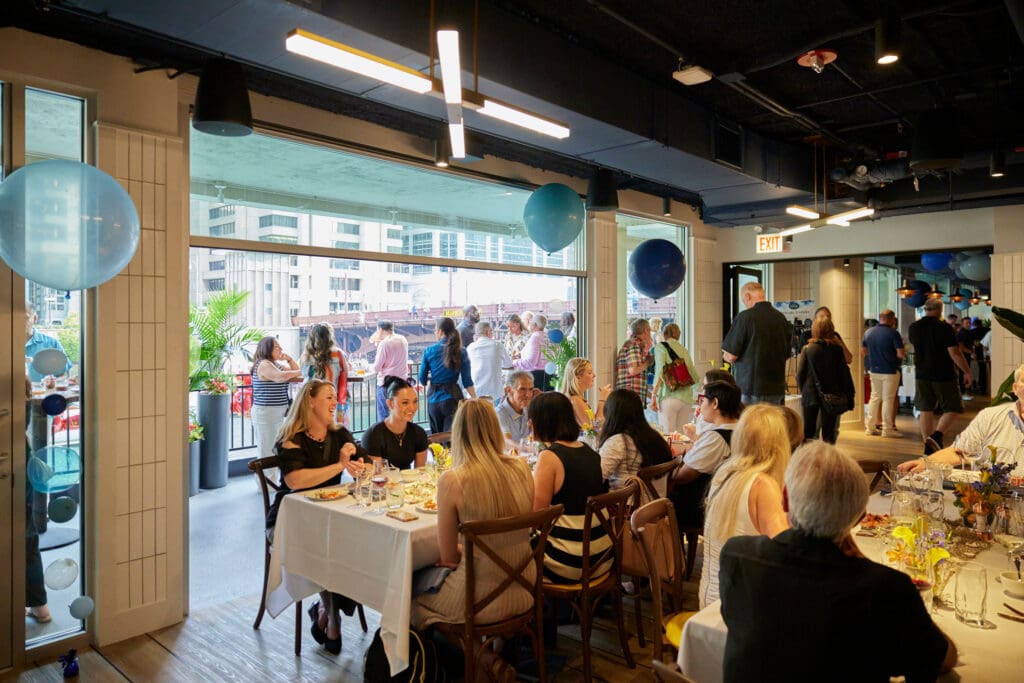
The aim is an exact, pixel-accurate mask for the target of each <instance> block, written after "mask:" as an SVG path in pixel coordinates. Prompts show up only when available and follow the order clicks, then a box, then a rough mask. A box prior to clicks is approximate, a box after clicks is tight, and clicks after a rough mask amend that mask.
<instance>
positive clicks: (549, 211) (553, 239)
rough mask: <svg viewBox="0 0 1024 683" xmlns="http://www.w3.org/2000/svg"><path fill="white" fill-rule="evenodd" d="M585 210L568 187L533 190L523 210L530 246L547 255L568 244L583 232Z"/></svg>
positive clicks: (560, 186) (548, 186)
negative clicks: (531, 243) (531, 241)
mask: <svg viewBox="0 0 1024 683" xmlns="http://www.w3.org/2000/svg"><path fill="white" fill-rule="evenodd" d="M586 215H587V210H586V209H585V208H584V207H583V200H582V199H580V196H579V195H578V194H576V191H575V190H573V189H572V188H571V187H568V186H566V185H562V184H561V183H548V184H547V185H542V186H540V187H538V188H537V189H536V190H534V191H533V194H531V195H530V198H529V199H527V200H526V208H524V209H523V222H524V223H526V234H528V235H529V236H530V239H531V240H533V243H534V244H536V245H537V246H538V247H540V248H541V249H543V250H544V251H546V252H548V253H549V254H550V253H553V252H556V251H559V250H560V249H564V248H565V247H567V246H568V245H570V244H572V241H573V240H574V239H576V236H577V235H579V234H580V231H581V230H583V221H584V220H585V219H586Z"/></svg>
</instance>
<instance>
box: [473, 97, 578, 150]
mask: <svg viewBox="0 0 1024 683" xmlns="http://www.w3.org/2000/svg"><path fill="white" fill-rule="evenodd" d="M479 97H480V101H479V102H474V101H472V100H469V99H467V100H466V101H465V104H467V105H470V106H473V107H474V108H476V110H477V111H479V112H480V113H481V114H486V115H487V116H490V117H492V118H495V119H499V120H501V121H505V122H506V123H512V124H515V125H517V126H522V127H523V128H526V129H529V130H532V131H534V132H536V133H541V134H543V135H550V136H551V137H553V138H558V139H559V140H564V139H565V138H567V137H569V128H568V127H566V126H565V125H564V124H561V123H559V122H557V121H552V120H551V119H546V118H544V117H542V116H537V115H536V114H531V113H529V112H526V111H523V110H522V109H518V108H516V107H513V106H512V105H509V104H505V103H504V102H499V101H498V100H495V99H493V98H490V97H487V96H486V95H480V96H479Z"/></svg>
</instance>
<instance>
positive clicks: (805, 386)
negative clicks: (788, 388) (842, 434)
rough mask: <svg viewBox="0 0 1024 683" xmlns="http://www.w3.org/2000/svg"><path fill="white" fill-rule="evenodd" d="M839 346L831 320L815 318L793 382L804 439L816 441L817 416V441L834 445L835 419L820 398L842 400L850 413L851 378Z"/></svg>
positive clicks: (841, 348)
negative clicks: (801, 413) (801, 412)
mask: <svg viewBox="0 0 1024 683" xmlns="http://www.w3.org/2000/svg"><path fill="white" fill-rule="evenodd" d="M843 348H844V347H843V345H842V342H841V341H840V340H839V339H838V338H837V337H836V333H835V329H834V328H833V327H832V319H831V318H826V317H818V318H815V320H814V325H813V326H812V327H811V339H810V341H809V342H807V346H805V347H804V350H803V351H801V352H800V360H799V362H798V363H797V370H796V381H797V384H799V385H800V395H801V397H802V398H801V399H800V402H801V404H802V405H803V409H804V438H806V439H816V438H818V433H819V432H818V416H819V414H820V415H821V432H820V433H821V439H822V441H827V442H828V443H831V444H834V443H835V442H836V437H837V436H839V430H838V428H839V417H840V416H839V415H830V414H829V412H828V411H826V410H825V409H824V406H823V403H824V402H823V401H822V398H821V394H823V393H825V394H841V395H843V396H845V397H846V399H847V404H846V409H847V410H852V409H853V396H854V388H853V377H851V376H850V368H849V366H847V364H846V356H845V355H844V353H843Z"/></svg>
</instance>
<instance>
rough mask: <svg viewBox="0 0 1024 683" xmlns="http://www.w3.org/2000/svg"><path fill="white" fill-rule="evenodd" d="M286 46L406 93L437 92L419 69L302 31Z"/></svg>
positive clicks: (299, 30) (298, 30)
mask: <svg viewBox="0 0 1024 683" xmlns="http://www.w3.org/2000/svg"><path fill="white" fill-rule="evenodd" d="M284 42H285V47H286V48H287V50H288V52H291V53H294V54H297V55H302V56H303V57H309V58H310V59H315V60H316V61H318V62H323V63H324V64H330V65H331V66H336V67H338V68H339V69H344V70H346V71H351V72H353V73H357V74H360V75H362V76H367V77H369V78H375V79H377V80H378V81H383V82H385V83H390V84H391V85H396V86H398V87H399V88H404V89H405V90H411V91H412V92H415V93H420V94H423V93H427V92H430V91H431V90H433V88H434V83H433V81H431V80H430V79H429V78H427V77H426V76H424V75H423V74H421V73H420V72H419V71H416V70H415V69H410V68H409V67H407V66H402V65H401V64H398V63H396V62H391V61H388V60H386V59H382V58H380V57H377V56H376V55H371V54H370V53H369V52H363V51H362V50H357V49H356V48H354V47H349V46H348V45H343V44H341V43H338V42H335V41H333V40H329V39H327V38H324V37H322V36H318V35H316V34H314V33H310V32H308V31H303V30H302V29H299V28H297V29H294V30H292V31H291V32H290V33H289V34H288V38H287V39H286V40H285V41H284Z"/></svg>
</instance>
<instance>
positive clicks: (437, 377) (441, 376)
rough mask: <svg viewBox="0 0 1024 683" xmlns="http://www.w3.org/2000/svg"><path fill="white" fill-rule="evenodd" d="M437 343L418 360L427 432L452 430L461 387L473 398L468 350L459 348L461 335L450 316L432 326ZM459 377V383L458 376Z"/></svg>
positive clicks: (437, 432)
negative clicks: (425, 410) (424, 391)
mask: <svg viewBox="0 0 1024 683" xmlns="http://www.w3.org/2000/svg"><path fill="white" fill-rule="evenodd" d="M434 333H435V334H436V335H437V340H438V341H437V343H436V344H434V345H433V346H430V347H428V348H427V350H426V351H424V352H423V362H422V363H421V364H420V376H419V380H420V384H422V385H423V386H426V385H427V381H428V380H429V381H430V386H429V387H427V416H428V417H429V418H430V432H431V433H432V434H440V433H441V432H450V431H451V430H452V421H453V420H454V419H455V411H456V410H458V408H459V401H460V400H462V387H465V388H466V391H467V392H468V393H469V395H470V396H472V397H473V398H476V389H474V388H473V376H472V374H470V371H469V354H467V353H466V349H464V348H462V337H461V336H460V335H459V331H458V330H457V329H456V328H455V322H454V321H453V320H452V319H451V318H441V319H439V320H438V321H437V327H436V328H435V330H434ZM460 378H461V379H462V387H460V386H459V379H460Z"/></svg>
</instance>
